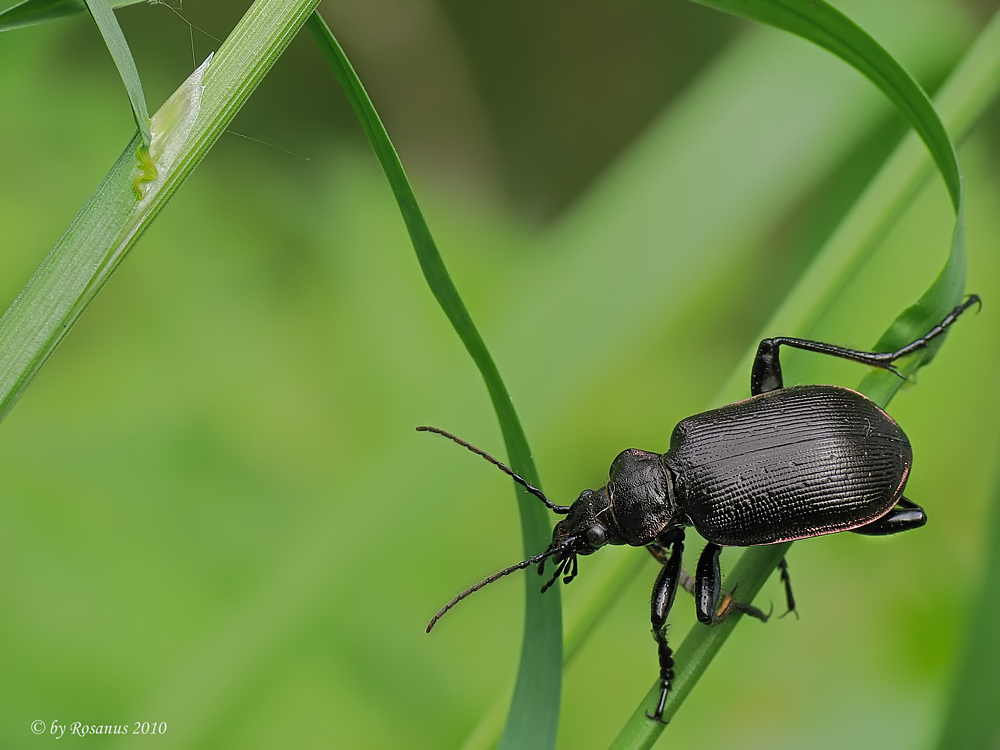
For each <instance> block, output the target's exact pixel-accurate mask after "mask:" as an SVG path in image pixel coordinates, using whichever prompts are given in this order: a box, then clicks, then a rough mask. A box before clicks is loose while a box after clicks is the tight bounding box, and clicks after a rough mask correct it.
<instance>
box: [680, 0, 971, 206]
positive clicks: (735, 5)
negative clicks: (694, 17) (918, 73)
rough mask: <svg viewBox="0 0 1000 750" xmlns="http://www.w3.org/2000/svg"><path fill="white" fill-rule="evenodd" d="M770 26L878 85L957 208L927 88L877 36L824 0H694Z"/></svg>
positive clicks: (943, 137)
mask: <svg viewBox="0 0 1000 750" xmlns="http://www.w3.org/2000/svg"><path fill="white" fill-rule="evenodd" d="M694 2H697V3H699V4H700V5H706V6H708V7H710V8H716V9H717V10H721V11H724V12H726V13H731V14H733V15H735V16H740V17H742V18H746V19H749V20H752V21H758V22H759V23H763V24H767V25H768V26H774V27H775V28H778V29H782V30H784V31H787V32H789V33H792V34H796V35H797V36H801V37H802V38H804V39H808V40H809V41H810V42H812V43H813V44H816V45H818V46H820V47H823V48H824V49H826V50H828V51H830V52H832V53H833V54H835V55H837V57H839V58H841V59H842V60H844V61H845V62H847V63H849V64H850V65H851V66H853V67H854V68H856V69H857V70H858V71H860V72H861V73H862V74H863V75H864V76H865V77H866V78H868V79H869V80H870V81H871V82H872V83H874V84H875V85H876V86H878V87H879V89H881V90H882V92H883V93H884V94H885V95H886V96H887V97H888V98H889V99H890V100H891V101H892V103H893V104H895V105H896V107H897V109H899V111H900V112H901V113H902V114H903V116H904V117H906V119H907V121H908V122H909V123H910V125H912V126H913V129H914V130H916V131H917V132H918V133H919V134H920V137H921V138H922V139H923V140H924V142H925V143H926V144H927V148H928V150H930V152H931V154H932V155H933V156H934V160H935V161H936V162H937V165H938V169H939V170H940V171H941V176H942V177H943V178H944V181H945V184H946V185H947V186H948V192H949V194H950V195H951V201H952V205H953V207H954V208H955V211H956V212H957V211H958V210H959V205H960V203H961V193H962V178H961V173H960V171H959V168H958V157H957V156H956V155H955V149H954V147H953V146H952V143H951V139H950V138H949V137H948V133H947V131H946V130H945V129H944V125H942V123H941V120H940V118H939V117H938V116H937V113H936V112H935V111H934V106H933V105H932V104H931V102H930V99H928V98H927V94H925V93H924V90H923V89H922V88H920V85H919V84H918V83H917V82H916V81H915V80H914V79H913V77H912V76H911V75H910V74H909V73H908V72H906V69H905V68H903V66H902V65H900V64H899V63H898V62H896V60H895V58H893V57H892V55H890V54H889V53H888V52H887V51H886V50H885V49H884V48H883V47H882V45H880V44H879V43H878V42H876V41H875V40H874V39H872V38H871V37H870V36H869V35H868V34H867V33H866V32H865V31H864V30H863V29H861V28H860V27H859V26H858V25H857V24H855V23H854V22H853V21H852V20H851V19H850V18H848V17H847V16H845V15H844V14H843V13H841V12H840V11H839V10H837V9H836V8H834V7H832V6H831V5H829V4H827V3H826V2H823V0H694Z"/></svg>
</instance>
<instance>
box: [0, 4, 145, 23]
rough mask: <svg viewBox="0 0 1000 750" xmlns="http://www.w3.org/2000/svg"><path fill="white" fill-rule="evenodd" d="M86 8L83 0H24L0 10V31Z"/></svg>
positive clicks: (61, 16)
mask: <svg viewBox="0 0 1000 750" xmlns="http://www.w3.org/2000/svg"><path fill="white" fill-rule="evenodd" d="M149 1H150V0H112V2H111V7H112V8H123V7H125V6H126V5H135V4H136V3H145V2H149ZM86 9H87V6H86V4H85V3H84V0H24V2H20V3H18V4H17V5H12V6H10V7H9V8H5V9H4V10H2V11H0V31H13V30H14V29H24V28H27V27H28V26H37V25H38V24H40V23H45V22H46V21H54V20H55V19H57V18H64V17H66V16H72V15H74V14H76V13H82V12H83V11H85V10H86Z"/></svg>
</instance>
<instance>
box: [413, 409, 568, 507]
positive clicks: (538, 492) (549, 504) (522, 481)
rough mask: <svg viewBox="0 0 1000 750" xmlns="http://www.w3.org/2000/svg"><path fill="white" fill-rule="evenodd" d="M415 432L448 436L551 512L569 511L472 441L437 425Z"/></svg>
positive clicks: (421, 428)
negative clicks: (535, 498)
mask: <svg viewBox="0 0 1000 750" xmlns="http://www.w3.org/2000/svg"><path fill="white" fill-rule="evenodd" d="M417 432H433V433H435V434H436V435H443V436H444V437H446V438H448V439H449V440H452V441H454V442H456V443H458V444H459V445H461V446H464V447H466V448H468V449H469V450H470V451H472V452H473V453H476V454H478V455H480V456H482V457H483V458H485V459H486V460H487V461H489V462H490V463H491V464H493V465H494V466H496V467H497V468H498V469H500V471H502V472H503V473H504V474H506V475H507V476H509V477H510V478H511V479H513V480H514V481H515V482H517V483H518V484H519V485H521V486H522V487H524V489H526V490H527V491H528V492H530V493H531V494H532V495H534V496H535V497H537V498H538V499H539V500H541V501H542V502H543V503H545V505H546V507H547V508H548V509H549V510H551V511H552V512H553V513H559V514H562V515H566V514H567V513H569V506H568V505H556V504H555V503H554V502H552V501H551V500H549V499H548V498H547V497H545V493H544V492H542V491H541V490H540V489H538V488H537V487H535V486H534V485H533V484H531V483H529V482H528V481H527V480H526V479H525V478H524V477H522V476H521V475H520V474H518V473H517V472H516V471H514V470H513V469H512V468H510V467H509V466H507V465H506V464H504V463H502V462H500V461H497V460H496V459H495V458H493V456H491V455H490V454H489V453H487V452H486V451H484V450H483V449H482V448H477V447H476V446H474V445H473V444H472V443H467V442H466V441H464V440H462V438H460V437H458V436H457V435H452V434H451V433H450V432H445V431H444V430H441V429H439V428H437V427H427V426H420V427H418V428H417Z"/></svg>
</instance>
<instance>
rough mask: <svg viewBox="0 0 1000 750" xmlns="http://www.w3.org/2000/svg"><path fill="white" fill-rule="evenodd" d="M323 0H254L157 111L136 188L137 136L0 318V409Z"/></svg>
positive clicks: (15, 394) (21, 387) (57, 341)
mask: <svg viewBox="0 0 1000 750" xmlns="http://www.w3.org/2000/svg"><path fill="white" fill-rule="evenodd" d="M317 3H318V0H257V1H256V2H255V3H254V4H253V5H252V6H251V7H250V9H249V10H248V11H247V13H246V14H245V15H244V16H243V18H242V19H241V20H240V22H239V24H237V26H236V28H235V29H234V30H233V32H232V33H231V34H230V35H229V37H228V39H227V40H226V42H225V43H224V44H223V45H222V47H221V48H220V49H219V52H218V53H217V54H216V55H215V57H214V59H211V65H209V61H206V63H205V64H204V65H203V66H202V67H201V68H199V69H198V70H197V71H195V73H193V74H192V76H191V77H190V78H189V79H188V81H187V82H186V83H185V84H184V85H183V86H182V87H181V88H180V89H178V91H177V93H175V94H174V95H173V96H172V97H171V98H170V100H168V101H167V103H166V104H164V106H163V107H161V108H160V110H159V111H158V112H157V113H156V115H154V117H153V129H152V132H153V139H152V143H151V146H150V152H149V153H150V157H151V158H152V160H153V163H154V165H155V168H156V169H157V172H158V174H157V177H156V179H155V180H153V181H152V182H150V183H148V184H147V185H146V186H145V187H144V189H143V196H142V198H141V199H140V198H139V197H138V196H137V195H136V189H135V181H136V179H137V178H138V176H139V175H140V174H141V173H140V170H139V167H138V166H137V164H136V158H135V152H136V147H137V146H138V145H139V139H138V137H136V138H134V139H133V140H132V142H131V143H129V145H128V146H126V148H125V151H124V152H123V153H122V155H121V156H120V157H119V159H118V161H117V162H116V163H115V165H114V166H113V167H112V168H111V171H110V172H109V173H108V175H107V177H105V179H104V181H103V182H102V183H101V185H100V186H99V187H98V188H97V190H96V191H95V192H94V194H93V196H91V199H90V200H89V201H88V202H87V204H86V205H85V206H84V207H83V209H82V210H81V211H80V213H79V214H78V215H77V217H76V218H75V219H74V220H73V223H72V224H71V225H70V226H69V228H68V229H67V230H66V232H65V234H63V236H62V237H61V238H60V239H59V242H58V243H57V244H56V246H55V247H54V248H53V249H52V251H51V252H50V253H49V254H48V256H46V258H45V260H43V261H42V264H41V265H40V266H39V267H38V270H37V271H35V274H34V275H33V276H32V278H31V280H30V281H29V282H28V284H27V285H26V286H25V288H24V289H23V290H22V291H21V294H20V295H19V296H18V298H17V299H16V300H14V302H13V304H12V305H11V306H10V308H8V310H7V312H6V313H5V314H4V316H3V318H2V319H0V341H3V343H4V346H3V347H2V348H0V419H2V418H3V417H5V416H6V415H7V414H8V413H9V412H10V410H11V409H12V408H13V406H14V404H15V403H16V402H17V400H18V399H19V398H20V397H21V395H22V394H23V393H24V391H25V389H26V388H27V387H28V384H29V383H30V382H31V380H32V378H34V376H35V374H36V373H37V372H38V371H39V370H40V369H41V367H42V365H43V364H44V363H45V361H46V360H47V359H48V357H49V355H51V354H52V352H53V351H54V350H55V349H56V347H57V346H58V345H59V344H60V343H61V342H62V340H63V338H65V336H66V335H67V334H68V332H69V331H70V329H71V328H72V327H73V325H74V324H75V323H76V321H77V320H79V318H80V316H81V315H83V313H84V312H85V311H86V309H87V308H88V307H89V306H90V304H91V303H92V302H93V300H94V298H95V297H96V296H97V294H98V292H100V290H101V289H102V288H103V287H104V284H106V283H107V282H108V280H109V279H110V278H111V276H112V274H113V273H114V272H115V270H116V269H117V268H118V266H119V265H120V264H121V262H122V261H123V260H124V259H125V257H126V256H127V254H128V253H129V251H130V250H131V249H132V247H134V246H135V243H136V242H137V240H138V239H139V237H140V236H141V235H142V233H143V232H144V231H145V230H146V229H147V228H148V226H149V224H150V223H151V222H152V221H153V219H154V218H155V217H156V215H157V214H158V213H159V212H160V210H161V209H162V208H163V206H164V205H166V202H167V201H168V200H169V199H170V197H171V196H172V195H173V193H174V191H176V190H177V188H178V187H180V185H181V184H182V183H183V182H184V180H185V179H187V177H188V176H189V175H190V173H191V171H192V170H193V169H194V168H195V166H197V164H198V163H199V162H200V161H201V159H202V158H204V156H205V154H206V153H207V152H208V150H209V149H210V148H211V147H212V145H213V144H214V143H215V141H216V140H217V139H218V138H219V136H221V135H222V133H223V132H225V129H226V126H227V125H228V124H229V123H230V122H231V121H232V118H233V117H234V116H235V115H236V113H237V112H238V111H239V109H240V107H241V106H242V105H243V103H244V102H245V101H246V100H247V98H248V97H249V96H250V94H251V93H252V92H253V90H254V89H255V88H256V87H257V85H258V84H259V83H260V81H261V80H262V79H263V77H264V75H265V74H266V73H267V71H268V70H270V68H271V66H272V65H273V64H274V63H275V61H276V60H277V59H278V57H279V56H280V55H281V53H282V52H283V51H284V49H285V48H286V47H287V46H288V44H289V43H290V42H291V40H292V38H293V37H294V36H295V34H296V32H297V31H298V30H299V28H301V26H302V24H304V23H305V20H306V18H307V17H308V15H309V14H310V13H311V12H312V11H313V9H314V8H315V6H316V4H317Z"/></svg>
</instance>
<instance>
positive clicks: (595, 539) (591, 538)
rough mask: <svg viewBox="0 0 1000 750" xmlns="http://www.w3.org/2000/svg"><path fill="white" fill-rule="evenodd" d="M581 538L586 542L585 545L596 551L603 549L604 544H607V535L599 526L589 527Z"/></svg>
mask: <svg viewBox="0 0 1000 750" xmlns="http://www.w3.org/2000/svg"><path fill="white" fill-rule="evenodd" d="M583 536H584V538H585V539H586V540H587V544H589V545H590V546H591V547H593V548H594V549H597V548H598V547H603V546H604V545H605V544H607V541H608V535H607V533H606V532H605V531H604V529H603V528H602V527H601V526H591V527H589V528H588V529H587V530H586V531H585V532H584V533H583Z"/></svg>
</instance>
